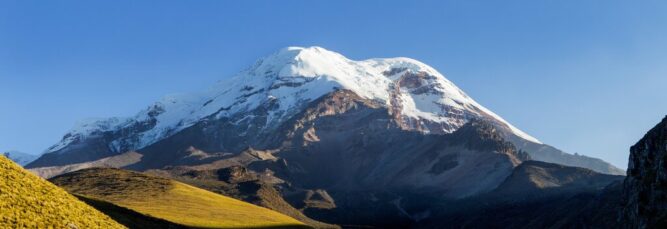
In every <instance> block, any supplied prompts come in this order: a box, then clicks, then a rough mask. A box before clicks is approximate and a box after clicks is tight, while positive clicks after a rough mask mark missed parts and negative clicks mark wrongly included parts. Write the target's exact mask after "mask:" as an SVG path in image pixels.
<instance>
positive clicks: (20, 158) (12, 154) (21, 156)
mask: <svg viewBox="0 0 667 229" xmlns="http://www.w3.org/2000/svg"><path fill="white" fill-rule="evenodd" d="M2 155H4V156H5V157H7V158H9V159H10V160H12V161H14V162H16V163H17V164H19V165H21V166H24V165H27V164H28V163H30V162H32V161H34V160H35V159H37V158H38V157H39V156H37V155H33V154H29V153H23V152H19V151H7V152H4V153H2Z"/></svg>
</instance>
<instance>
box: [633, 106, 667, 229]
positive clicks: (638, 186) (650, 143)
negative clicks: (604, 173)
mask: <svg viewBox="0 0 667 229" xmlns="http://www.w3.org/2000/svg"><path fill="white" fill-rule="evenodd" d="M623 194H624V201H625V208H624V210H623V215H622V221H623V222H624V223H626V224H627V225H626V226H627V227H629V228H666V227H667V117H665V118H664V119H663V120H662V122H660V123H659V124H658V125H656V126H655V127H653V129H651V130H650V131H649V132H648V133H647V134H646V135H645V136H644V137H643V138H642V139H641V140H639V142H637V144H635V145H634V146H632V147H631V148H630V161H629V163H628V176H627V178H626V179H625V182H624V190H623Z"/></svg>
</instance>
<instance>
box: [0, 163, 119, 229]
mask: <svg viewBox="0 0 667 229" xmlns="http://www.w3.org/2000/svg"><path fill="white" fill-rule="evenodd" d="M0 228H105V229H106V228H124V226H122V225H120V224H118V223H116V222H115V221H113V220H112V219H111V218H109V217H108V216H106V215H104V214H102V213H101V212H99V211H97V210H95V209H94V208H92V207H90V206H88V205H86V204H85V203H83V202H81V201H79V200H78V199H77V198H76V197H74V196H72V195H70V194H68V193H67V192H66V191H65V190H63V189H61V188H59V187H57V186H55V185H53V184H51V183H49V182H48V181H46V180H44V179H42V178H40V177H37V176H36V175H33V174H32V173H30V172H28V171H27V170H24V169H23V168H22V167H20V166H19V165H17V164H15V163H14V162H12V161H10V160H9V159H7V158H5V157H4V156H0Z"/></svg>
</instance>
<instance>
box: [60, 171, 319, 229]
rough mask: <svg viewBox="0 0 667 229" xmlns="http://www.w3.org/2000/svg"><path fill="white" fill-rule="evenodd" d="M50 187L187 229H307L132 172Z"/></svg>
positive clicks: (79, 176)
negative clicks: (108, 203)
mask: <svg viewBox="0 0 667 229" xmlns="http://www.w3.org/2000/svg"><path fill="white" fill-rule="evenodd" d="M52 182H54V183H56V184H58V185H60V186H62V187H64V188H65V189H67V190H69V191H70V192H72V193H74V194H77V195H83V196H86V197H89V198H94V199H98V200H102V201H108V202H111V203H113V204H116V205H118V206H121V207H125V208H128V209H131V210H134V211H137V212H140V213H142V214H146V215H149V216H151V217H155V218H160V219H164V220H167V221H170V222H174V223H177V224H180V225H185V226H189V227H196V228H262V227H270V228H274V227H296V228H298V227H303V228H307V226H305V225H304V224H303V223H301V222H299V221H297V220H295V219H293V218H291V217H289V216H286V215H283V214H280V213H278V212H275V211H272V210H269V209H266V208H263V207H259V206H255V205H252V204H249V203H246V202H243V201H239V200H236V199H232V198H229V197H225V196H222V195H219V194H216V193H213V192H209V191H206V190H203V189H200V188H196V187H193V186H190V185H187V184H184V183H181V182H178V181H173V180H169V179H165V178H160V177H154V176H149V175H145V174H141V173H137V172H130V171H125V170H119V169H109V168H104V169H102V168H96V169H87V170H81V171H77V172H74V173H70V174H64V175H62V176H58V177H55V178H53V179H52Z"/></svg>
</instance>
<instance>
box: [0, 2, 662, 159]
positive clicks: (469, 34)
mask: <svg viewBox="0 0 667 229" xmlns="http://www.w3.org/2000/svg"><path fill="white" fill-rule="evenodd" d="M638 2H641V3H642V4H641V5H640V4H633V3H638ZM665 12H667V2H666V1H607V0H605V1H602V0H598V1H580V0H573V1H564V0H557V1H556V0H552V1H511V0H510V1H407V0H406V1H401V2H399V1H386V0H383V1H305V0H304V1H235V2H232V1H185V0H183V1H96V2H95V3H93V1H39V2H38V1H24V0H16V1H11V0H10V1H2V2H0V150H10V149H16V150H20V151H24V152H28V153H40V152H42V151H43V150H44V149H45V148H47V147H48V146H50V145H52V144H54V143H56V142H57V141H58V140H59V139H60V138H61V137H62V135H63V134H64V133H65V132H66V131H67V130H68V129H70V128H71V127H72V126H73V124H74V123H75V122H76V121H77V120H80V119H82V118H88V117H108V116H130V115H134V114H135V113H136V112H138V111H139V110H141V109H143V108H145V107H146V106H148V105H149V104H150V103H152V102H154V101H155V100H157V99H159V98H160V97H162V96H163V95H165V94H169V93H175V92H188V91H196V90H200V89H203V88H206V87H207V86H208V85H209V84H211V83H213V82H215V81H217V80H219V79H223V78H225V77H229V76H231V75H233V74H234V73H236V72H238V71H240V70H242V69H243V68H245V67H247V66H249V65H251V64H252V63H254V61H255V60H257V59H258V58H260V57H262V56H265V55H267V54H270V53H272V52H274V51H276V50H278V49H280V48H282V47H286V46H312V45H317V46H322V47H324V48H327V49H330V50H333V51H336V52H340V53H342V54H344V55H346V56H347V57H348V58H351V59H366V58H371V57H396V56H406V57H411V58H414V59H418V60H421V61H423V62H425V63H427V64H429V65H431V66H433V67H434V68H436V69H438V70H439V71H440V72H442V73H443V74H445V75H446V76H447V77H448V78H449V79H450V80H451V81H453V82H454V83H455V84H457V85H458V86H459V87H461V88H462V89H463V90H464V91H466V92H467V93H468V94H469V95H470V96H471V97H473V98H475V99H476V100H477V101H478V102H480V103H481V104H482V105H484V106H486V107H488V108H489V109H491V110H493V111H495V112H496V113H498V114H499V115H501V116H502V117H504V118H505V119H506V120H508V121H510V122H511V123H513V124H514V125H515V126H517V127H519V128H520V129H522V130H524V131H526V132H528V133H529V134H531V135H533V136H535V137H537V138H538V139H540V140H541V141H543V142H545V143H548V144H550V145H553V146H556V147H557V148H561V149H563V150H565V151H567V152H571V153H574V152H578V153H580V154H584V155H589V156H594V157H599V158H602V159H604V160H607V161H609V162H611V163H613V164H614V165H617V166H618V167H621V168H625V167H626V166H627V158H628V148H629V147H630V146H631V145H632V144H634V143H635V142H636V141H637V140H638V139H639V138H641V137H642V136H643V134H644V133H645V132H646V131H647V130H648V129H649V128H651V127H652V126H653V125H655V124H656V123H657V122H658V121H660V119H661V118H662V117H664V116H665V115H667V90H666V89H667V13H665Z"/></svg>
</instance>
